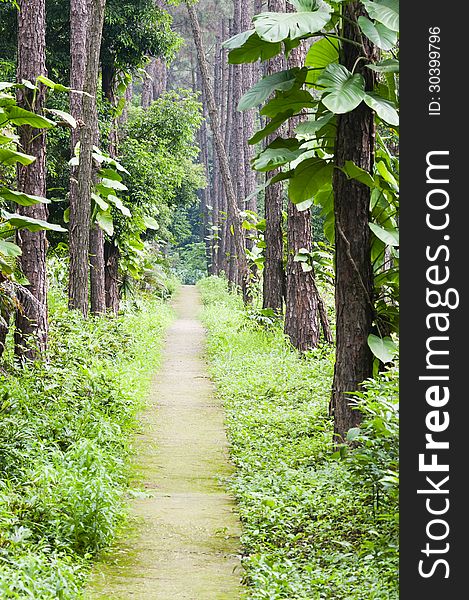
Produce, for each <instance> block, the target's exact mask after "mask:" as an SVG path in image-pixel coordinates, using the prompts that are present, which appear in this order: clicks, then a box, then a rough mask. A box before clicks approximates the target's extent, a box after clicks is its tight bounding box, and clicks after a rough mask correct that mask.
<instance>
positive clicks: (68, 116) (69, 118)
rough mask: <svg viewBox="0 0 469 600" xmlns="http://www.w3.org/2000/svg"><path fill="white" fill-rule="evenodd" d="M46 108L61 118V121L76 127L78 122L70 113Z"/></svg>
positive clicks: (73, 127)
mask: <svg viewBox="0 0 469 600" xmlns="http://www.w3.org/2000/svg"><path fill="white" fill-rule="evenodd" d="M46 110H47V112H49V113H51V114H53V115H55V116H56V117H59V118H60V119H62V121H63V122H64V123H67V125H69V126H70V127H71V128H72V129H76V128H77V126H78V124H77V122H76V120H75V117H73V116H72V115H71V114H70V113H68V112H65V111H64V110H57V109H56V108H47V109H46Z"/></svg>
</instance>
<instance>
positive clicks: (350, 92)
mask: <svg viewBox="0 0 469 600" xmlns="http://www.w3.org/2000/svg"><path fill="white" fill-rule="evenodd" d="M318 84H319V85H322V86H324V88H325V90H324V93H323V95H322V98H321V101H322V103H323V104H324V106H325V107H326V108H328V109H329V110H330V111H331V112H333V113H335V114H343V113H347V112H350V111H352V110H354V109H355V108H357V106H358V105H359V104H360V103H361V102H362V101H363V100H364V98H365V95H366V94H365V80H364V79H363V76H362V75H360V74H359V73H356V74H355V75H352V73H350V71H349V70H348V69H347V68H346V67H344V66H343V65H337V64H331V65H329V66H328V67H327V68H326V69H325V70H324V71H323V74H322V75H321V77H320V78H319V79H318Z"/></svg>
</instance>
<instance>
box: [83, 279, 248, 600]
mask: <svg viewBox="0 0 469 600" xmlns="http://www.w3.org/2000/svg"><path fill="white" fill-rule="evenodd" d="M200 307H201V304H200V300H199V295H198V291H197V289H196V288H195V287H194V286H183V287H182V289H181V291H180V292H179V294H178V296H177V298H176V300H175V301H174V308H175V310H176V314H177V319H176V321H175V322H174V323H173V325H172V326H171V327H170V329H169V330H168V332H167V335H166V342H165V348H164V351H163V363H162V367H161V369H160V372H159V374H158V375H157V377H156V380H155V383H154V386H153V389H152V395H151V398H150V402H149V405H148V407H147V409H146V411H145V412H144V414H143V415H142V424H143V426H142V431H143V433H142V434H141V435H139V436H138V440H137V456H136V460H135V462H136V463H137V465H136V467H137V469H138V471H139V479H141V481H143V482H144V486H145V488H146V490H148V491H149V495H150V497H145V498H141V499H140V498H139V499H137V500H135V501H133V504H132V527H131V531H130V532H129V537H128V538H127V539H120V540H118V542H117V543H116V545H115V547H114V548H113V549H112V550H111V552H109V553H108V555H107V557H106V558H105V559H104V561H103V562H102V563H101V564H99V565H98V566H97V568H96V569H95V573H94V575H93V578H92V581H91V584H90V587H89V589H88V591H87V593H86V594H85V597H86V598H89V599H91V598H92V599H93V600H94V599H100V600H104V599H109V600H110V599H113V600H117V599H119V600H121V599H122V600H127V599H131V598H132V599H133V598H135V599H138V600H179V599H187V600H235V599H236V600H238V599H239V598H241V594H242V587H241V585H240V582H239V581H240V576H241V565H240V561H239V556H238V555H239V534H240V523H239V519H238V516H237V514H236V512H235V503H234V501H233V500H232V499H231V498H230V496H229V495H228V494H227V493H226V492H225V491H224V489H223V487H222V485H221V484H220V483H219V482H218V478H219V477H220V476H221V477H225V476H227V475H229V474H230V473H231V472H232V467H231V466H230V464H229V462H228V445H227V440H226V435H225V430H224V425H223V409H222V407H221V405H220V403H219V401H218V400H217V399H216V397H215V394H214V390H213V384H212V383H211V381H210V379H209V377H208V374H207V368H206V365H205V363H204V361H203V358H202V353H203V349H204V341H205V331H204V329H203V327H202V324H201V323H200V321H199V320H198V313H199V311H200Z"/></svg>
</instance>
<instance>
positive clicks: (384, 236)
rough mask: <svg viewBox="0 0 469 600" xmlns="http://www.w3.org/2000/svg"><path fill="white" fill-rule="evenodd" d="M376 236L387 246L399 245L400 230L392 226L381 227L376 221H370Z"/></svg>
mask: <svg viewBox="0 0 469 600" xmlns="http://www.w3.org/2000/svg"><path fill="white" fill-rule="evenodd" d="M368 225H369V226H370V229H371V231H372V232H373V233H374V234H375V236H376V237H377V238H378V239H380V240H381V241H382V242H384V243H385V244H386V245H387V246H396V247H397V246H399V230H398V229H396V228H393V229H391V228H390V227H387V228H384V227H380V226H379V225H377V224H376V223H368Z"/></svg>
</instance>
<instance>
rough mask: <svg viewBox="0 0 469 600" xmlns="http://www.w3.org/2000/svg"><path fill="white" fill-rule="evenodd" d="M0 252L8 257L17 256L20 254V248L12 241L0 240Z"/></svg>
mask: <svg viewBox="0 0 469 600" xmlns="http://www.w3.org/2000/svg"><path fill="white" fill-rule="evenodd" d="M0 254H3V256H8V257H10V258H17V257H18V256H21V248H20V247H19V246H17V245H16V244H14V243H13V242H7V241H5V240H0Z"/></svg>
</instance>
